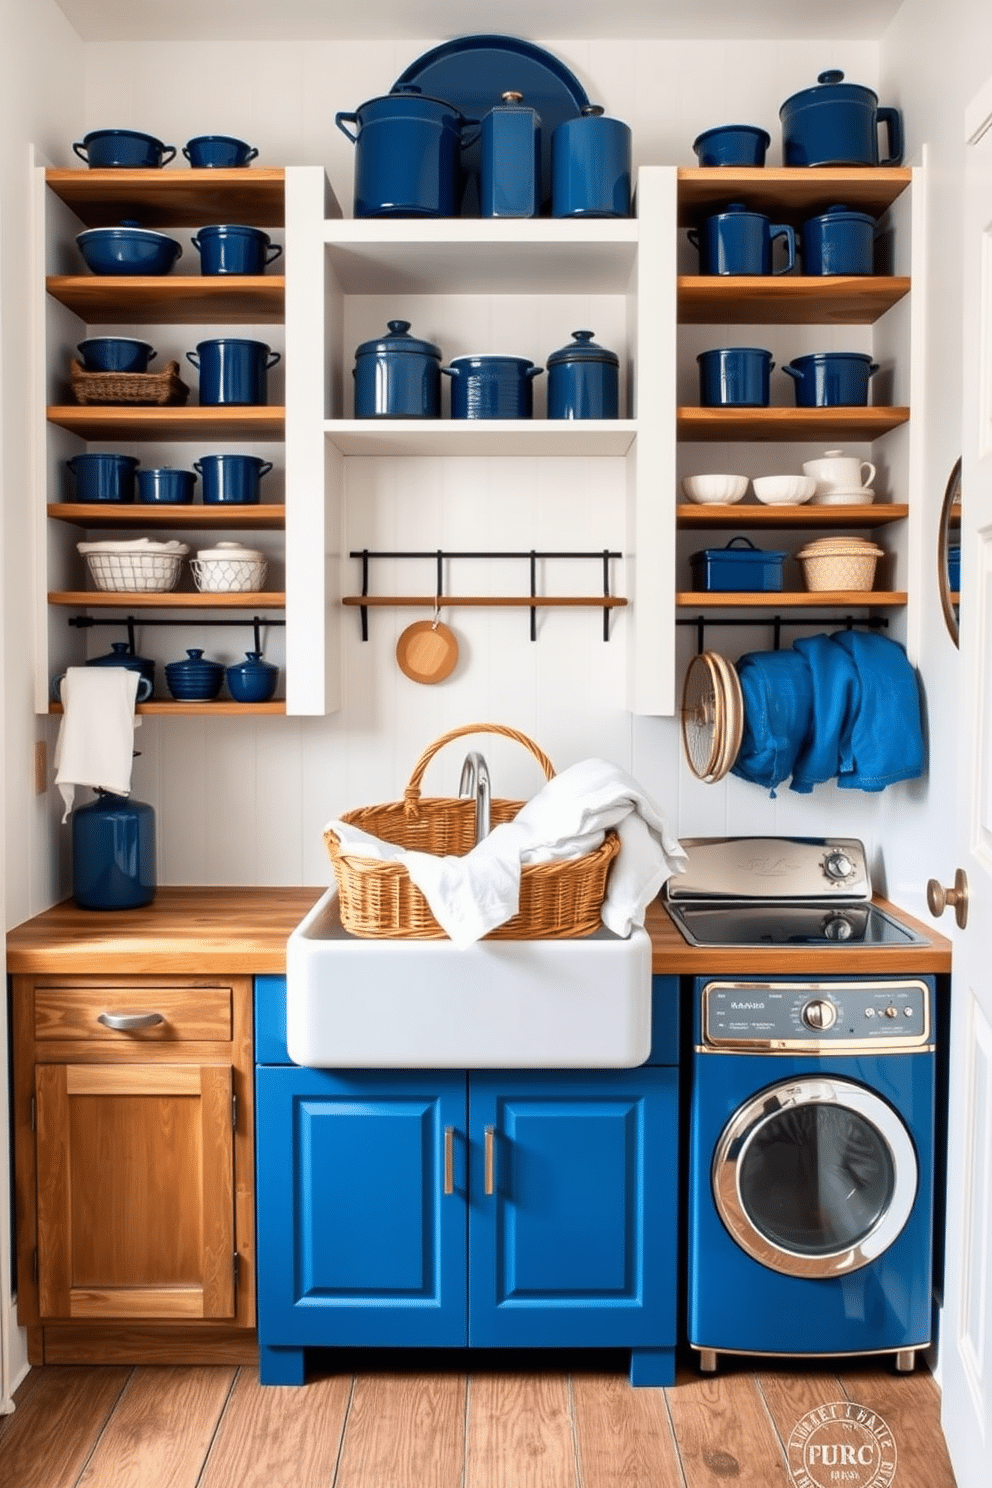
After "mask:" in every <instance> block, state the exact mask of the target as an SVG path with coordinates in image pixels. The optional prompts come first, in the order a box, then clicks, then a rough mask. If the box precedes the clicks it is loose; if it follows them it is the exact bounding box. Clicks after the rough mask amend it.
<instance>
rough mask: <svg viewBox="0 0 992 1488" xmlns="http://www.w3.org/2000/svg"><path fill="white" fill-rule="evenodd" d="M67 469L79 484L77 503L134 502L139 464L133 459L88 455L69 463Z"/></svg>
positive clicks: (95, 453)
mask: <svg viewBox="0 0 992 1488" xmlns="http://www.w3.org/2000/svg"><path fill="white" fill-rule="evenodd" d="M65 463H66V469H67V470H69V471H70V473H71V474H72V476H73V478H74V480H75V482H76V500H77V501H133V500H134V472H135V471H136V470H137V468H138V461H137V460H136V459H135V457H134V456H133V455H110V454H100V453H97V452H92V453H91V452H89V451H87V453H86V454H82V455H73V457H72V459H71V460H66V462H65Z"/></svg>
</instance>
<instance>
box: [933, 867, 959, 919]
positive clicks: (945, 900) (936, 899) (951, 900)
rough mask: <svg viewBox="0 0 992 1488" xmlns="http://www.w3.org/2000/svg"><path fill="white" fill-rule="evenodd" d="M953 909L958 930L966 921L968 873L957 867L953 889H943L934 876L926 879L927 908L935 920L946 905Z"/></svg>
mask: <svg viewBox="0 0 992 1488" xmlns="http://www.w3.org/2000/svg"><path fill="white" fill-rule="evenodd" d="M949 904H950V905H951V906H952V907H953V909H954V918H955V920H956V921H957V926H958V929H959V930H963V929H964V928H965V926H966V925H967V923H968V875H967V873H965V871H964V869H963V868H959V869H958V870H957V872H956V873H955V875H954V887H953V889H945V887H944V885H943V884H942V883H940V882H939V881H938V880H937V879H936V878H931V879H929V880H928V881H927V908H928V909H929V911H930V913H931V914H932V915H933V917H934V919H935V920H939V919H940V917H941V915H942V914H943V913H944V910H945V909H946V908H947V906H948V905H949Z"/></svg>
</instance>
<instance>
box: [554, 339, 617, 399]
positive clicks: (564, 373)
mask: <svg viewBox="0 0 992 1488" xmlns="http://www.w3.org/2000/svg"><path fill="white" fill-rule="evenodd" d="M592 338H593V332H592V331H573V332H572V341H571V344H570V345H569V346H563V347H562V348H561V350H560V351H553V352H552V353H551V355H550V356H549V357H548V418H552V419H588V418H592V419H603V418H611V419H612V418H617V416H618V414H619V402H620V393H619V382H620V359H619V357H618V356H617V354H616V352H615V351H607V350H606V348H605V347H603V346H597V344H596V342H595V341H594V340H593V339H592Z"/></svg>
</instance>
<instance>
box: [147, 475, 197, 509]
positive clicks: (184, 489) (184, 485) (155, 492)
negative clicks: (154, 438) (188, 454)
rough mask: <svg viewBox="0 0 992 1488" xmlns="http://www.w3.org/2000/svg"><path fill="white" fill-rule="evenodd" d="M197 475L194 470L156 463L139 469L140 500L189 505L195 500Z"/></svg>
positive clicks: (160, 503)
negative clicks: (194, 488) (194, 491)
mask: <svg viewBox="0 0 992 1488" xmlns="http://www.w3.org/2000/svg"><path fill="white" fill-rule="evenodd" d="M195 485H196V476H195V475H194V474H193V472H192V470H176V469H174V468H173V466H171V465H156V466H153V467H151V468H149V469H147V470H139V471H138V500H139V501H143V502H145V503H146V504H148V505H157V506H188V505H189V503H190V502H191V501H192V500H193V487H194V486H195Z"/></svg>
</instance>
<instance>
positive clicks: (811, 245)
mask: <svg viewBox="0 0 992 1488" xmlns="http://www.w3.org/2000/svg"><path fill="white" fill-rule="evenodd" d="M800 242H801V246H802V255H803V272H804V273H806V274H871V273H872V272H873V271H874V267H875V219H874V217H869V216H868V214H867V213H866V212H850V211H848V209H847V207H845V206H840V205H838V206H834V207H828V208H827V210H826V211H825V212H822V213H821V214H820V215H819V216H818V217H810V218H808V219H807V220H806V221H805V222H804V223H803V224H802V228H801V236H800Z"/></svg>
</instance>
